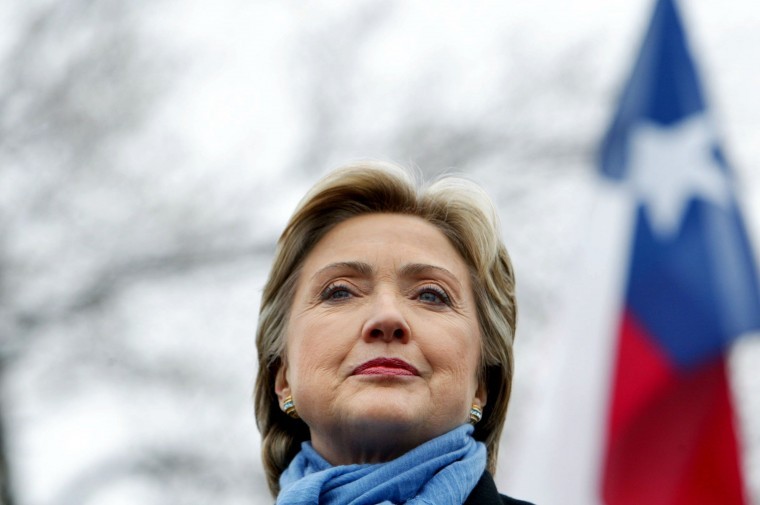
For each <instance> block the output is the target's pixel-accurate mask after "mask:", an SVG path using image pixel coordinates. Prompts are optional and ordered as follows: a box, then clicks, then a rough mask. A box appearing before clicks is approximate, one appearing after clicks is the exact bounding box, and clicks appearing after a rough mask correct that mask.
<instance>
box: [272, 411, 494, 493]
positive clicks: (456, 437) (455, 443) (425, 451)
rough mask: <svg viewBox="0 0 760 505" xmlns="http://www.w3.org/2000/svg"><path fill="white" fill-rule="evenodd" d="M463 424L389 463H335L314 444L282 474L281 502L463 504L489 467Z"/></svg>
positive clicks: (480, 446)
mask: <svg viewBox="0 0 760 505" xmlns="http://www.w3.org/2000/svg"><path fill="white" fill-rule="evenodd" d="M472 432H473V427H472V426H471V425H469V424H466V425H463V426H460V427H458V428H456V429H454V430H452V431H450V432H448V433H446V434H444V435H441V436H440V437H437V438H434V439H433V440H430V441H429V442H426V443H424V444H422V445H420V446H419V447H416V448H415V449H413V450H411V451H409V452H407V453H406V454H404V455H403V456H401V457H399V458H396V459H394V460H392V461H388V462H387V463H378V464H363V465H345V466H331V465H330V463H328V462H327V461H326V460H325V459H324V458H323V457H322V456H320V455H319V454H317V451H315V450H314V448H313V447H312V446H311V443H310V442H304V443H303V444H302V445H301V451H300V452H299V453H298V454H296V456H295V458H293V461H291V462H290V465H289V466H288V468H286V469H285V471H284V472H283V473H282V475H281V476H280V489H281V490H280V494H279V495H278V496H277V505H391V504H402V503H406V504H408V505H423V504H424V505H462V503H464V501H465V499H467V496H469V494H470V492H471V491H472V489H473V488H474V487H475V484H477V483H478V480H479V479H480V476H481V475H482V474H483V471H484V470H485V468H486V446H485V445H484V444H483V443H481V442H476V441H475V439H473V438H472V436H471V435H472Z"/></svg>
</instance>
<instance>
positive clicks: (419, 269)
mask: <svg viewBox="0 0 760 505" xmlns="http://www.w3.org/2000/svg"><path fill="white" fill-rule="evenodd" d="M431 270H432V271H433V272H438V273H439V274H443V275H444V277H447V278H448V279H449V280H451V281H452V282H454V283H455V284H456V287H458V288H460V289H461V287H462V285H461V283H460V282H459V279H457V276H456V275H454V274H453V273H451V272H450V271H449V270H447V269H445V268H443V267H439V266H436V265H428V264H426V263H410V264H408V265H404V266H403V267H402V268H401V275H402V276H403V277H415V276H418V275H420V274H425V273H428V272H430V271H431Z"/></svg>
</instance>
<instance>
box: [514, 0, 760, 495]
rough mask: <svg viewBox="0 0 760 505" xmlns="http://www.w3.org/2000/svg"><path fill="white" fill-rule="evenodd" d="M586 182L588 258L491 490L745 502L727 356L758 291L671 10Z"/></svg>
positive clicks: (659, 15) (755, 309)
mask: <svg viewBox="0 0 760 505" xmlns="http://www.w3.org/2000/svg"><path fill="white" fill-rule="evenodd" d="M600 175H601V178H600V182H599V186H600V195H601V196H600V197H599V201H598V202H597V212H596V214H595V218H594V223H592V226H591V227H592V228H593V231H592V233H593V234H594V236H593V237H590V238H589V240H588V244H589V247H590V248H591V249H593V251H594V254H593V255H589V259H588V262H587V263H586V265H585V266H583V267H582V268H580V269H579V278H578V279H577V280H576V281H575V282H573V283H571V293H572V296H573V298H574V300H575V301H574V302H573V303H571V304H570V305H569V308H568V309H567V312H566V313H565V314H564V316H563V317H560V318H559V321H560V323H558V324H557V325H556V327H555V328H554V330H553V332H552V333H553V335H552V336H553V337H554V338H553V340H552V342H554V344H555V345H553V346H552V347H551V349H548V350H547V353H546V357H545V359H544V360H543V362H542V363H540V364H539V366H543V367H545V368H546V369H547V370H549V374H548V376H547V377H548V378H547V382H546V383H544V384H542V385H541V386H540V387H536V388H535V389H534V391H533V392H532V394H534V395H542V396H543V404H542V406H541V408H540V410H539V412H538V413H537V414H536V415H535V423H534V424H533V426H532V430H531V432H530V433H529V434H527V435H526V436H525V437H524V439H523V440H521V441H520V442H519V443H518V444H517V445H518V447H517V454H519V455H518V456H516V457H517V458H518V461H519V464H518V465H517V466H516V468H515V466H514V465H513V466H512V467H513V468H515V470H514V471H512V472H511V473H510V474H507V475H504V476H500V480H502V481H503V482H504V486H503V487H504V488H505V489H506V490H508V491H509V492H510V493H514V495H516V496H525V497H526V498H528V499H531V500H532V501H535V502H536V503H541V504H546V505H553V504H569V505H601V504H604V505H640V504H647V505H687V504H688V505H714V504H720V505H744V504H747V503H748V498H747V496H746V490H745V484H744V478H743V475H742V465H741V454H740V453H741V451H740V449H741V444H740V442H739V440H740V434H739V433H738V431H737V419H736V417H737V416H736V413H735V405H734V401H733V399H732V394H731V390H730V386H729V383H728V377H727V352H728V350H729V349H730V347H731V345H732V343H733V342H734V341H735V340H736V339H738V338H740V337H741V336H743V335H747V334H748V333H751V332H753V331H757V330H758V329H760V289H759V288H758V276H757V271H756V269H755V266H754V264H753V255H752V253H751V250H750V246H749V243H748V239H747V235H746V232H745V229H744V225H743V222H742V219H741V216H740V213H739V209H738V207H737V203H736V201H735V199H734V195H733V184H734V182H733V180H732V178H731V174H730V171H729V168H728V166H727V163H726V160H725V158H724V156H723V154H722V152H721V149H720V146H719V144H718V139H717V136H716V132H715V129H714V127H713V124H712V120H711V118H710V116H709V114H708V111H707V108H706V106H705V100H704V96H703V93H702V89H701V86H700V82H699V79H698V76H697V72H696V68H695V65H694V62H693V60H692V57H691V55H690V52H689V47H688V45H687V41H686V38H685V34H684V30H683V25H682V22H681V20H680V18H679V14H678V11H677V8H676V5H675V2H674V0H658V1H657V3H656V6H655V10H654V13H653V16H652V20H651V24H650V26H649V29H648V31H647V34H646V36H645V38H644V42H643V45H642V47H641V51H640V53H639V55H638V58H637V61H636V63H635V66H634V69H633V73H632V76H631V78H630V80H629V82H628V83H627V85H626V87H625V90H624V92H623V95H622V98H621V100H620V104H619V108H618V110H617V113H616V115H615V117H614V120H613V123H612V126H611V127H610V129H609V132H608V134H607V135H606V137H605V139H604V141H603V143H602V148H601V157H600ZM518 380H519V379H518ZM516 415H519V414H516ZM520 438H523V437H520ZM505 452H506V453H509V452H510V449H509V448H505ZM505 457H507V458H508V457H509V456H508V455H505Z"/></svg>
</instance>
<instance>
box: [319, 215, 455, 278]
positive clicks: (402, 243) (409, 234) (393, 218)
mask: <svg viewBox="0 0 760 505" xmlns="http://www.w3.org/2000/svg"><path fill="white" fill-rule="evenodd" d="M356 260H362V261H365V262H369V263H375V264H382V263H387V262H391V263H393V264H394V265H396V266H400V265H402V264H408V263H420V264H430V265H435V266H440V267H443V268H446V269H448V270H450V271H451V272H452V273H454V274H455V275H457V276H458V277H460V279H461V280H464V279H462V277H467V265H466V264H465V262H464V260H463V259H462V257H461V256H460V255H459V253H458V252H457V251H456V249H455V248H454V246H453V245H452V244H451V242H450V241H449V239H448V238H446V236H445V235H444V234H443V232H442V231H441V230H439V229H438V228H437V227H436V226H434V225H432V224H431V223H429V222H427V221H425V220H424V219H422V218H420V217H417V216H409V215H404V214H366V215H362V216H357V217H352V218H350V219H348V220H346V221H344V222H342V223H340V224H339V225H337V226H336V227H334V228H333V229H332V230H330V231H329V232H328V233H327V234H326V235H325V236H324V237H322V239H321V240H320V241H319V242H317V244H316V246H315V247H314V249H313V250H312V251H311V253H310V254H309V255H308V256H307V258H306V261H305V262H304V270H307V271H309V270H311V271H313V270H316V269H319V268H321V267H322V266H324V265H326V264H328V263H334V262H340V261H356Z"/></svg>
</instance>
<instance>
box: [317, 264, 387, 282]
mask: <svg viewBox="0 0 760 505" xmlns="http://www.w3.org/2000/svg"><path fill="white" fill-rule="evenodd" d="M330 270H353V271H354V272H356V273H357V274H359V275H361V276H363V277H370V276H372V275H373V274H374V273H375V269H374V268H372V265H370V264H369V263H363V262H361V261H338V262H336V263H330V264H329V265H327V266H325V267H323V268H320V269H319V270H317V272H316V273H315V274H314V275H312V276H311V278H312V279H314V278H316V277H319V276H320V275H323V274H324V273H325V272H329V271H330Z"/></svg>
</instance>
